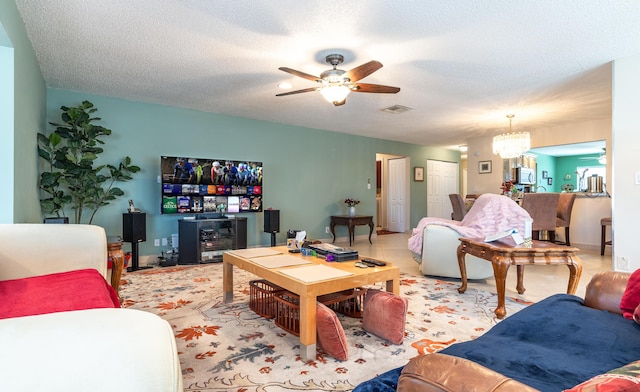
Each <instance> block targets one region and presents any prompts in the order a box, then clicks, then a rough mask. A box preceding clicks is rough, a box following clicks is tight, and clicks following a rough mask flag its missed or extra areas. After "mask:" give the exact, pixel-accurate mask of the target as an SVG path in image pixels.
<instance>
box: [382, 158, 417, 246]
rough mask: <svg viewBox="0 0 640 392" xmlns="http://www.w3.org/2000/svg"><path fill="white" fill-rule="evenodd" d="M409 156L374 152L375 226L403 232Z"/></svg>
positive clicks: (406, 205)
mask: <svg viewBox="0 0 640 392" xmlns="http://www.w3.org/2000/svg"><path fill="white" fill-rule="evenodd" d="M408 167H409V158H408V157H404V156H398V155H387V154H376V226H377V228H378V229H379V230H380V229H381V230H383V231H389V232H401V233H403V232H405V231H407V230H408V227H407V225H408V222H409V212H410V211H409V206H410V200H409V172H408V169H407V168H408Z"/></svg>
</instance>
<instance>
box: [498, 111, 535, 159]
mask: <svg viewBox="0 0 640 392" xmlns="http://www.w3.org/2000/svg"><path fill="white" fill-rule="evenodd" d="M514 117H515V114H507V118H508V119H509V133H504V134H502V135H497V136H494V137H493V153H494V154H498V155H500V157H501V158H502V159H509V158H517V157H519V156H520V155H522V154H523V153H525V152H526V151H528V150H529V149H530V148H531V135H529V132H513V130H512V129H511V120H513V118H514Z"/></svg>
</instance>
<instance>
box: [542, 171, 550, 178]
mask: <svg viewBox="0 0 640 392" xmlns="http://www.w3.org/2000/svg"><path fill="white" fill-rule="evenodd" d="M542 178H549V172H548V171H546V170H543V171H542Z"/></svg>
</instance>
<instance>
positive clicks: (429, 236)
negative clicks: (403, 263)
mask: <svg viewBox="0 0 640 392" xmlns="http://www.w3.org/2000/svg"><path fill="white" fill-rule="evenodd" d="M527 219H531V217H530V216H529V214H528V213H527V211H525V210H524V209H523V208H522V207H520V206H519V205H518V204H517V203H516V202H514V201H513V200H511V199H510V198H508V197H506V196H502V195H496V194H490V193H486V194H483V195H481V196H480V197H478V199H476V201H475V202H474V203H473V206H472V207H471V209H470V210H469V212H467V214H466V215H465V216H464V218H463V219H462V221H460V222H458V221H455V220H449V219H442V218H432V217H427V218H422V219H421V220H420V222H419V223H418V226H417V227H416V228H415V229H413V235H412V236H411V237H410V238H409V243H408V245H409V250H411V252H412V253H413V257H414V259H415V260H416V261H417V262H418V263H419V264H420V270H421V272H422V273H423V274H424V275H431V276H442V277H449V278H460V267H459V266H458V257H457V249H458V246H459V245H460V240H459V238H461V237H467V238H484V237H485V236H487V235H492V234H495V233H498V232H501V231H504V230H508V229H513V228H515V229H517V230H518V231H520V232H522V231H524V224H525V220H527ZM465 260H466V267H467V278H468V279H485V278H488V277H490V276H493V267H492V265H491V263H490V262H488V261H486V260H482V259H480V258H477V257H475V256H472V255H467V256H466V258H465Z"/></svg>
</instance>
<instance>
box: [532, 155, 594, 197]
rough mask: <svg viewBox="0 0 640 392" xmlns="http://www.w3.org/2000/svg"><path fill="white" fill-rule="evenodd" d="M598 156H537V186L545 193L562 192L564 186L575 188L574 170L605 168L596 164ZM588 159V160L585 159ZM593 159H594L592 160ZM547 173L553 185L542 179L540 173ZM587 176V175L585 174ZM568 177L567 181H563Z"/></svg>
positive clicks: (575, 175) (575, 176)
mask: <svg viewBox="0 0 640 392" xmlns="http://www.w3.org/2000/svg"><path fill="white" fill-rule="evenodd" d="M599 155H600V154H587V155H574V156H568V157H552V156H549V155H544V154H538V155H537V157H536V171H537V176H538V177H537V179H538V180H537V185H542V186H544V187H545V188H546V189H547V190H546V191H547V192H562V186H563V185H564V184H573V186H574V187H576V183H577V177H578V176H577V174H576V168H578V167H584V166H592V167H605V166H606V165H603V164H601V163H599V162H598V159H597V158H598V157H599ZM585 158H588V159H585ZM594 158H595V159H594ZM543 170H544V171H547V173H548V176H549V177H551V178H553V185H551V186H549V185H548V184H547V180H546V179H543V178H542V171H543ZM587 174H588V173H587ZM565 175H569V176H570V178H569V179H565Z"/></svg>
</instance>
